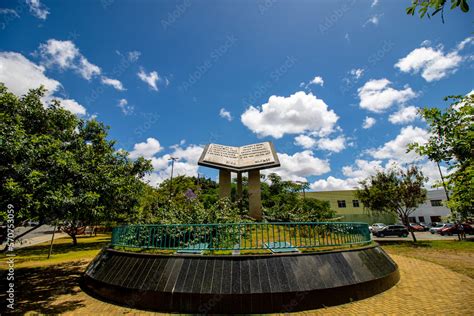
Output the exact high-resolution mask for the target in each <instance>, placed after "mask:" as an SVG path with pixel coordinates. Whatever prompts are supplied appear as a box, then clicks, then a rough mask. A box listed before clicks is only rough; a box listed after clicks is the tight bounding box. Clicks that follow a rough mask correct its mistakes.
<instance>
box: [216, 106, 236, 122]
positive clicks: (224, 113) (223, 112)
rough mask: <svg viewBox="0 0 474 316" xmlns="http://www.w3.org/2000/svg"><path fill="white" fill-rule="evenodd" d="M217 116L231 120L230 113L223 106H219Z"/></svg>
mask: <svg viewBox="0 0 474 316" xmlns="http://www.w3.org/2000/svg"><path fill="white" fill-rule="evenodd" d="M219 116H220V117H222V118H223V119H226V120H228V121H229V122H230V121H232V119H233V118H232V115H231V114H230V112H229V111H227V110H226V109H224V108H221V109H220V110H219Z"/></svg>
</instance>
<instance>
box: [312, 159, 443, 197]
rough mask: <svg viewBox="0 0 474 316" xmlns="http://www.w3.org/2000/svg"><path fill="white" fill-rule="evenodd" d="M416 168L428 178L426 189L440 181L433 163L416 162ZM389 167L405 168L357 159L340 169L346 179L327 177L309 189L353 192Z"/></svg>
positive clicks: (392, 163)
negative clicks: (370, 177)
mask: <svg viewBox="0 0 474 316" xmlns="http://www.w3.org/2000/svg"><path fill="white" fill-rule="evenodd" d="M417 166H418V167H419V168H420V170H421V171H422V172H423V175H424V176H426V177H428V182H427V183H426V187H428V188H430V187H431V186H432V185H433V184H435V182H439V181H440V176H439V172H438V169H437V167H436V165H435V163H433V162H431V161H423V162H418V163H417ZM391 167H398V168H405V167H406V166H404V165H402V164H401V163H400V162H399V161H396V160H388V161H387V162H386V163H385V164H383V163H382V161H381V160H371V161H369V160H363V159H358V160H356V161H355V164H354V165H352V166H344V167H342V173H343V175H344V176H345V177H346V178H344V179H340V178H335V177H333V176H329V177H327V178H326V179H320V180H317V181H315V182H313V183H312V184H311V185H310V188H311V189H312V190H315V191H331V190H353V189H355V188H358V187H359V186H360V185H359V182H360V181H362V180H364V179H366V178H368V177H369V176H373V175H375V174H376V172H377V171H387V170H388V169H389V168H391ZM441 170H442V172H443V174H444V175H447V174H448V170H447V169H446V167H444V166H442V167H441Z"/></svg>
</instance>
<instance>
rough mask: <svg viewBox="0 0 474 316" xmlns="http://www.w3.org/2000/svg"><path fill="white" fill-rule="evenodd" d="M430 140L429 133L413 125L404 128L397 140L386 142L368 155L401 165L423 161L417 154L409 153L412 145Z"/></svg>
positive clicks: (369, 151)
mask: <svg viewBox="0 0 474 316" xmlns="http://www.w3.org/2000/svg"><path fill="white" fill-rule="evenodd" d="M428 138H429V133H428V132H427V131H426V130H424V129H421V128H419V127H413V126H411V125H409V126H407V127H403V128H402V129H401V131H400V134H398V135H397V137H395V139H393V140H391V141H388V142H386V143H385V144H384V145H383V146H381V147H379V148H376V149H369V150H368V151H367V153H368V154H369V155H371V156H372V157H374V158H376V159H392V160H395V161H399V162H401V163H411V162H414V161H419V160H421V159H422V157H420V156H419V155H418V154H416V153H415V152H409V153H407V152H406V151H407V145H408V144H410V143H419V144H424V143H426V141H427V140H428Z"/></svg>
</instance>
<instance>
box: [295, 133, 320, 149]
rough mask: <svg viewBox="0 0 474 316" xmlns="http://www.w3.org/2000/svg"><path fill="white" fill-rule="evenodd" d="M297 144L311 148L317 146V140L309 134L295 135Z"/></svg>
mask: <svg viewBox="0 0 474 316" xmlns="http://www.w3.org/2000/svg"><path fill="white" fill-rule="evenodd" d="M295 145H298V146H301V147H303V148H304V149H311V148H313V147H314V146H316V140H315V139H314V138H312V137H310V136H308V135H298V136H296V137H295Z"/></svg>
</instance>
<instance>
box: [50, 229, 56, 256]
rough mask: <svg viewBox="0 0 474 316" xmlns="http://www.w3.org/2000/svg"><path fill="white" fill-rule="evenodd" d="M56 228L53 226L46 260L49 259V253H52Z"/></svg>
mask: <svg viewBox="0 0 474 316" xmlns="http://www.w3.org/2000/svg"><path fill="white" fill-rule="evenodd" d="M56 227H57V226H56V225H54V230H53V236H52V237H51V245H50V246H49V252H48V259H49V257H51V253H52V252H53V242H54V233H55V232H56Z"/></svg>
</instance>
